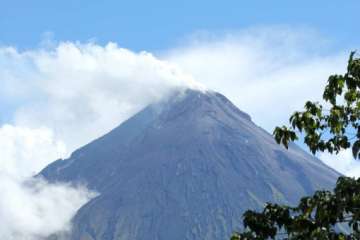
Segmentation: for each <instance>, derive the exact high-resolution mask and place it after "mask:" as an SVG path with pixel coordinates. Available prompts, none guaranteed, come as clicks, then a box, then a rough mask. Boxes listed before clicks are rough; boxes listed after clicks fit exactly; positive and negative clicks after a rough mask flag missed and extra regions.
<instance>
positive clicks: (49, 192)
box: [0, 43, 200, 240]
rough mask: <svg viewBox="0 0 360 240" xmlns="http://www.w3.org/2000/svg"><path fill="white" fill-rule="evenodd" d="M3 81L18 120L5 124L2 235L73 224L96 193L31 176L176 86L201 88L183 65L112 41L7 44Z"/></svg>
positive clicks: (0, 136) (32, 235)
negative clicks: (29, 46)
mask: <svg viewBox="0 0 360 240" xmlns="http://www.w3.org/2000/svg"><path fill="white" fill-rule="evenodd" d="M0 79H1V81H0V96H1V97H0V100H1V101H2V102H4V103H11V104H10V105H11V106H12V107H14V106H16V107H15V109H14V115H13V121H12V122H10V123H9V124H6V125H3V126H2V127H1V128H0V155H1V156H2V157H1V159H0V163H1V166H0V192H2V197H1V199H0V219H2V222H1V226H0V238H1V239H14V240H19V239H21V240H25V239H26V240H27V239H29V240H35V239H36V240H37V239H39V238H41V237H45V236H48V235H49V234H52V233H55V232H58V231H66V230H68V229H69V228H70V220H71V218H72V217H73V216H74V215H75V213H76V211H77V210H78V209H79V208H80V207H81V206H82V205H83V204H85V203H86V202H87V201H88V200H89V199H90V198H91V197H93V196H94V194H93V193H91V192H89V191H88V190H87V189H86V188H83V187H74V186H67V185H53V184H48V183H46V182H45V181H44V180H39V179H35V180H28V179H27V177H30V176H32V175H33V174H34V173H36V172H38V171H40V170H41V169H42V168H43V167H45V166H46V165H47V164H49V163H50V162H51V161H53V160H55V159H58V158H61V157H66V156H68V155H69V153H70V152H72V151H73V150H75V148H78V147H80V146H81V145H84V144H86V143H87V142H89V141H91V140H93V139H94V138H97V137H99V136H100V135H102V134H104V133H105V132H107V131H110V130H111V129H112V128H114V127H115V126H116V125H118V124H120V123H121V122H122V121H123V120H125V119H126V118H128V117H130V116H131V115H132V114H133V113H135V112H137V111H139V110H140V109H141V108H143V107H145V106H146V105H147V104H149V103H151V102H154V101H157V100H159V99H160V98H162V97H164V96H166V95H167V94H168V93H169V92H170V91H171V90H173V89H175V88H179V87H197V88H198V87H200V86H198V84H196V83H195V82H194V81H193V79H192V77H191V76H189V75H186V74H184V73H183V72H181V71H180V70H179V69H178V68H177V67H176V66H174V65H172V64H170V63H167V62H165V61H160V60H158V59H156V58H155V57H154V56H152V55H151V54H149V53H146V52H141V53H133V52H131V51H129V50H126V49H122V48H118V47H117V46H116V45H115V44H112V43H109V44H108V45H106V46H105V47H102V46H98V45H95V44H75V43H61V44H59V45H58V46H56V48H54V49H50V50H49V49H38V50H31V51H25V52H19V51H17V50H16V49H14V48H11V47H10V48H0ZM0 109H1V107H0ZM29 181H30V182H29Z"/></svg>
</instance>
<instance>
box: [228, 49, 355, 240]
mask: <svg viewBox="0 0 360 240" xmlns="http://www.w3.org/2000/svg"><path fill="white" fill-rule="evenodd" d="M323 100H324V103H323V104H320V103H319V102H311V101H308V102H306V103H305V106H304V110H303V111H297V112H295V113H294V114H293V115H292V116H291V117H290V120H289V122H290V126H289V127H287V126H282V127H276V128H275V130H274V137H275V140H276V141H277V143H279V144H282V145H284V146H285V147H286V148H288V147H289V143H290V142H292V141H295V140H297V139H299V136H302V137H303V139H304V143H305V144H306V145H307V146H308V147H309V149H310V151H311V152H312V153H313V154H315V153H316V152H319V151H320V152H324V151H328V152H329V153H334V154H337V153H338V152H339V151H340V150H343V149H348V148H351V149H352V152H353V155H354V158H359V157H360V58H356V56H355V52H352V53H351V54H350V57H349V61H348V66H347V71H346V73H345V74H343V75H331V76H330V77H329V79H328V82H327V85H326V87H325V90H324V93H323ZM339 161H341V159H339ZM343 227H346V228H347V230H341V229H342V228H343ZM244 229H245V230H244V232H241V233H240V232H239V233H234V234H233V236H232V238H231V240H252V239H259V240H260V239H261V240H262V239H296V240H300V239H301V240H302V239H319V240H325V239H329V240H336V239H338V240H345V239H346V240H347V239H360V179H357V180H356V179H354V178H349V177H340V178H339V179H338V181H337V184H336V187H335V189H334V191H333V192H330V191H317V192H315V193H314V195H313V196H310V197H304V198H302V199H301V200H300V202H299V204H298V206H295V207H290V206H285V205H278V204H270V203H268V204H267V205H266V206H265V208H264V209H263V211H262V212H255V211H250V210H249V211H247V212H245V214H244Z"/></svg>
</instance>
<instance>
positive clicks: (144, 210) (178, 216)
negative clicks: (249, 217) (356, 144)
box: [40, 90, 339, 240]
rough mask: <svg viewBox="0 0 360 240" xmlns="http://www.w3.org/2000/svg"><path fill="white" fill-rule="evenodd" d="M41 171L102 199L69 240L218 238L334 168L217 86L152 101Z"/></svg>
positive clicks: (326, 184) (292, 198)
mask: <svg viewBox="0 0 360 240" xmlns="http://www.w3.org/2000/svg"><path fill="white" fill-rule="evenodd" d="M40 175H42V176H44V177H45V178H46V179H48V180H50V181H65V182H74V183H75V182H82V183H86V184H87V185H88V187H89V188H90V189H92V190H96V191H98V192H99V193H100V195H99V196H98V197H97V198H95V199H93V200H92V201H90V202H89V203H88V204H86V205H85V206H83V207H82V208H81V209H80V210H79V212H78V214H77V215H76V217H75V218H74V229H73V232H72V238H71V239H73V240H80V239H81V240H120V239H121V240H122V239H124V240H127V239H129V240H130V239H131V240H133V239H139V240H140V239H141V240H143V239H151V240H152V239H154V240H156V239H158V240H167V239H172V240H184V239H189V240H200V239H201V240H203V239H209V240H218V239H226V237H228V236H229V235H230V234H231V232H232V231H233V230H235V229H237V228H238V227H239V226H240V225H241V219H242V218H241V216H242V214H243V212H244V211H245V210H246V209H249V208H251V209H258V208H260V207H261V206H263V204H264V203H265V202H269V201H271V202H279V203H286V204H292V203H295V202H297V201H298V200H299V198H300V197H301V196H303V195H307V194H311V193H312V192H314V191H315V190H318V189H323V188H326V189H331V188H332V187H333V186H334V184H335V181H336V179H337V177H338V176H339V174H338V173H337V172H335V171H334V170H332V169H330V168H329V167H327V166H325V165H324V164H323V163H322V162H321V161H319V160H318V159H316V158H314V157H312V156H311V155H309V154H307V153H305V152H304V151H303V150H301V149H300V148H298V147H297V146H295V145H292V146H290V149H289V150H288V151H287V150H286V149H284V148H283V147H282V146H279V145H277V144H276V143H275V141H274V140H273V137H272V136H271V135H270V134H268V133H267V132H265V131H264V130H263V129H261V128H259V127H258V126H256V125H255V124H254V123H253V122H252V121H251V118H250V116H249V115H247V114H246V113H243V112H242V111H240V110H239V109H238V108H237V107H236V106H234V105H233V104H232V103H231V102H230V101H229V100H227V99H226V98H225V97H224V96H223V95H221V94H219V93H216V92H200V91H195V90H186V91H184V92H182V93H179V94H177V95H176V96H174V97H173V98H171V99H168V100H167V101H165V102H161V103H158V104H154V105H151V106H149V107H147V108H145V109H144V110H143V111H141V112H139V113H138V114H136V115H135V116H133V117H132V118H130V119H129V120H127V121H126V122H124V123H123V124H121V125H120V126H119V127H117V128H116V129H114V130H113V131H111V132H110V133H108V134H106V135H105V136H103V137H101V138H99V139H97V140H95V141H93V142H92V143H90V144H88V145H86V146H84V147H83V148H80V149H79V150H77V151H75V152H74V153H73V154H72V156H71V157H70V158H69V159H66V160H58V161H56V162H54V163H53V164H51V165H49V166H48V167H47V168H45V169H44V170H43V171H42V172H41V173H40Z"/></svg>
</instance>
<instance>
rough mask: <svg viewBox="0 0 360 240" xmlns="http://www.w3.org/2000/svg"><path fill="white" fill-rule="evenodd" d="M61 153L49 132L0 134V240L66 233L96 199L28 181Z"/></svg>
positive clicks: (7, 129)
mask: <svg viewBox="0 0 360 240" xmlns="http://www.w3.org/2000/svg"><path fill="white" fill-rule="evenodd" d="M65 152H66V151H65V147H64V144H63V143H62V142H59V141H55V140H54V136H53V134H52V132H51V131H50V130H49V129H46V128H39V129H29V128H24V127H14V126H11V125H5V126H3V127H1V128H0V155H1V159H0V192H1V198H0V219H1V224H0V239H9V240H39V239H42V238H45V237H47V236H49V235H51V234H54V233H58V232H64V231H68V230H70V228H71V225H70V221H71V218H72V217H73V216H74V214H75V213H76V211H77V210H78V209H79V208H80V207H81V206H82V205H83V204H85V203H86V202H87V201H88V200H90V199H91V198H92V197H94V196H95V195H94V194H93V193H91V192H89V191H88V190H87V189H86V188H84V187H82V186H70V185H65V184H49V183H47V182H46V181H45V180H42V179H32V178H29V177H31V176H32V175H33V174H34V173H36V172H37V171H39V170H40V169H41V168H42V167H44V166H45V165H46V164H48V163H50V162H51V160H53V159H55V158H56V157H58V156H61V155H63V154H65Z"/></svg>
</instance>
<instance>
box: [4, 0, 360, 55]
mask: <svg viewBox="0 0 360 240" xmlns="http://www.w3.org/2000/svg"><path fill="white" fill-rule="evenodd" d="M359 9H360V2H359V1H356V0H348V1H323V0H319V1H308V0H304V1H285V0H284V1H264V0H263V1H259V0H252V1H240V0H237V1H235V0H234V1H232V0H225V1H213V0H207V1H204V0H197V1H193V0H192V1H191V0H181V1H165V0H153V1H139V0H132V1H115V0H114V1H109V0H107V1H85V0H63V1H45V0H42V1H40V0H33V1H19V0H12V1H4V0H1V1H0V29H1V34H0V44H2V45H12V46H17V47H18V48H20V49H24V48H25V49H26V48H33V47H36V46H38V44H39V42H40V41H41V40H42V38H43V35H44V33H46V32H52V33H53V34H54V37H55V39H57V40H69V41H77V40H79V41H88V40H89V39H92V40H95V41H96V42H97V43H99V44H104V43H106V42H108V41H115V42H118V43H119V44H120V45H121V46H124V47H127V48H130V49H132V50H135V51H138V50H147V51H156V50H161V49H164V48H165V49H166V48H169V47H171V46H174V45H177V44H179V43H181V41H182V40H183V39H184V37H186V36H188V35H189V34H192V33H194V32H196V31H200V30H206V31H211V32H219V31H220V32H222V31H236V30H238V29H243V28H247V27H254V26H259V25H260V26H262V25H279V24H280V25H284V24H285V25H290V26H294V27H295V26H296V27H298V26H301V27H309V28H313V29H316V30H317V31H319V32H320V33H321V34H323V35H324V36H326V37H327V38H328V39H331V40H332V41H334V44H333V46H334V47H339V46H341V47H344V46H350V47H352V46H356V44H358V43H359V40H360V32H359V31H357V27H356V26H355V24H357V22H358V11H359Z"/></svg>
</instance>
